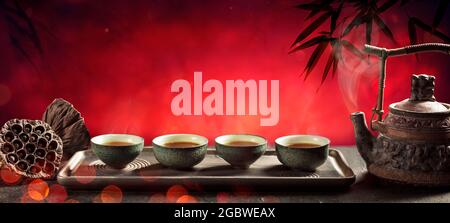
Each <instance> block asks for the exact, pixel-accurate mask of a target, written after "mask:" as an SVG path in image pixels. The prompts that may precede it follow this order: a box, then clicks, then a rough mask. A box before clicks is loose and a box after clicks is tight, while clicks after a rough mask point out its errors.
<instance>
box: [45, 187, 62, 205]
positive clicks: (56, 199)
mask: <svg viewBox="0 0 450 223" xmlns="http://www.w3.org/2000/svg"><path fill="white" fill-rule="evenodd" d="M66 199H67V190H66V188H65V187H63V186H61V185H59V184H53V185H52V186H50V192H49V195H48V197H47V201H48V202H50V203H63V202H65V201H66Z"/></svg>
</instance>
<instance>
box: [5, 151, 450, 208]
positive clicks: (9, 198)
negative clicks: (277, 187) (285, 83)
mask: <svg viewBox="0 0 450 223" xmlns="http://www.w3.org/2000/svg"><path fill="white" fill-rule="evenodd" d="M337 149H338V150H339V151H341V152H342V154H343V155H344V157H345V159H346V160H347V162H348V163H349V165H350V167H351V168H352V169H353V171H354V172H355V174H356V175H357V179H356V182H355V184H353V185H352V186H351V187H350V188H348V189H346V190H341V191H327V190H325V189H321V190H319V191H295V192H294V191H290V192H289V191H283V192H281V191H279V192H277V191H271V192H257V191H254V190H246V189H243V190H240V191H233V190H229V191H224V192H218V191H215V192H198V191H197V192H196V191H188V193H189V195H191V196H193V197H195V199H196V200H197V201H199V202H217V201H226V202H314V203H326V202H450V189H431V188H413V187H407V186H400V185H387V184H385V183H380V182H379V180H377V179H376V178H375V177H373V176H371V175H369V174H367V170H366V168H365V164H364V161H363V160H362V159H361V157H360V156H359V154H358V152H357V150H356V148H355V147H351V146H350V147H338V148H337ZM47 183H48V185H49V186H50V193H49V195H48V197H47V198H46V199H45V200H44V201H43V202H50V201H66V202H69V201H70V202H102V201H105V200H107V201H108V200H109V201H121V202H165V201H167V200H166V199H165V198H166V197H165V195H166V192H165V191H122V196H118V197H117V196H115V195H114V194H113V195H112V196H113V198H109V199H108V196H107V195H108V194H106V195H105V196H101V195H100V194H101V192H100V191H78V190H67V194H68V196H65V195H64V194H65V193H61V192H59V193H58V191H57V190H56V189H58V188H59V189H61V187H59V186H58V185H56V186H54V185H55V184H56V182H53V181H48V182H47ZM52 186H54V187H52ZM53 188H56V189H53ZM27 191H28V186H27V185H26V184H25V185H24V184H22V185H16V186H6V185H3V184H2V185H1V186H0V202H15V203H17V202H34V200H32V199H30V197H29V193H27ZM116 195H117V194H116ZM32 197H33V196H32ZM116 199H118V200H116Z"/></svg>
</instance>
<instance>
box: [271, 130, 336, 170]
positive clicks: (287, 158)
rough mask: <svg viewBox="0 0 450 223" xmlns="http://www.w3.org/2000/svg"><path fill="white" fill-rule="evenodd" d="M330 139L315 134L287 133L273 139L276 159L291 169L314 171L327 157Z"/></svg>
mask: <svg viewBox="0 0 450 223" xmlns="http://www.w3.org/2000/svg"><path fill="white" fill-rule="evenodd" d="M329 145H330V140H329V139H327V138H325V137H322V136H315V135H289V136H283V137H280V138H278V139H276V140H275V147H276V153H277V157H278V160H280V162H281V163H282V164H283V165H285V166H287V167H290V168H292V169H298V170H304V171H315V170H316V168H317V167H319V166H321V165H322V164H324V163H325V161H326V160H327V158H328V147H329Z"/></svg>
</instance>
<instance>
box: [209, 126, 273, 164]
mask: <svg viewBox="0 0 450 223" xmlns="http://www.w3.org/2000/svg"><path fill="white" fill-rule="evenodd" d="M215 142H216V151H217V153H218V155H219V156H220V157H222V159H224V160H225V161H227V162H228V163H229V164H231V166H232V167H234V168H238V169H247V168H249V166H250V165H251V164H253V163H254V162H255V161H256V160H257V159H258V158H259V157H261V155H262V154H264V152H265V151H266V148H267V140H266V139H265V138H263V137H261V136H257V135H247V134H234V135H223V136H219V137H217V138H216V140H215Z"/></svg>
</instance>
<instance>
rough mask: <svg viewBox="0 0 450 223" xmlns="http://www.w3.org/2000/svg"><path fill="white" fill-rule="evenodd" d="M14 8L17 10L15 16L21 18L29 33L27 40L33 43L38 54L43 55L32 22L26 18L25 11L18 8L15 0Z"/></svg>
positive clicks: (18, 5)
mask: <svg viewBox="0 0 450 223" xmlns="http://www.w3.org/2000/svg"><path fill="white" fill-rule="evenodd" d="M14 4H15V7H16V9H17V16H19V17H20V18H22V19H23V20H24V21H25V22H26V23H27V25H28V29H29V31H30V36H29V39H30V40H31V41H32V42H33V44H34V46H35V47H36V49H37V50H38V51H39V53H41V54H42V53H43V49H42V44H41V40H40V38H39V36H38V34H37V31H36V28H35V27H34V24H33V22H32V21H31V18H30V17H28V15H27V13H26V12H25V10H23V8H22V6H20V4H19V2H18V1H17V0H16V1H14Z"/></svg>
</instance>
